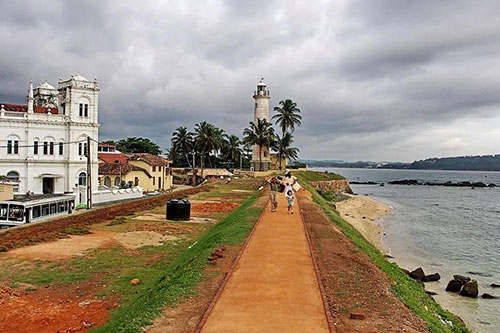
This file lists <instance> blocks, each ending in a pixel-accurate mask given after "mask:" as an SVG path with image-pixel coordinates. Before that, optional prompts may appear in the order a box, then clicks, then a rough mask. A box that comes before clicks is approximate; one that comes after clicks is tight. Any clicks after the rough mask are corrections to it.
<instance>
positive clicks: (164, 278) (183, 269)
mask: <svg viewBox="0 0 500 333" xmlns="http://www.w3.org/2000/svg"><path fill="white" fill-rule="evenodd" d="M256 200H257V194H256V193H254V194H253V195H252V196H251V197H250V198H249V199H248V200H246V201H245V202H244V203H243V204H242V205H241V206H240V207H239V208H238V209H236V210H235V211H233V212H232V213H231V214H230V215H228V216H227V217H226V218H224V219H223V220H222V221H221V222H219V223H218V224H217V225H215V226H214V227H213V228H211V229H210V230H209V231H208V232H206V233H205V234H204V235H203V236H202V237H201V238H199V239H198V241H197V242H196V243H194V244H193V245H192V246H191V247H190V248H187V249H186V250H185V251H184V252H182V253H181V254H180V255H179V256H177V258H176V259H175V260H174V261H172V262H170V263H169V264H168V265H167V266H166V267H161V265H153V267H152V269H151V270H150V269H148V270H147V271H148V272H149V273H148V276H147V277H145V276H135V275H134V276H132V275H128V276H121V277H119V278H118V282H117V283H118V284H120V286H121V287H122V288H124V289H127V288H128V289H132V288H136V289H137V290H136V293H130V292H129V293H126V294H128V296H127V297H125V298H124V299H123V300H122V303H121V305H120V306H119V307H118V308H116V309H114V310H112V312H111V318H110V320H109V321H108V322H107V323H106V324H105V325H104V326H102V327H98V328H95V329H94V330H93V332H141V331H142V327H144V326H146V325H149V324H151V322H152V320H153V319H154V318H155V317H156V316H157V315H158V314H159V313H160V312H161V308H162V307H163V306H166V305H172V306H173V305H175V304H177V302H179V300H180V299H181V298H182V296H185V295H190V294H193V293H194V287H195V286H196V284H197V283H198V282H199V281H200V280H201V279H202V278H203V269H204V268H205V266H206V265H207V263H208V261H207V258H208V257H209V256H210V253H211V252H212V251H213V250H214V248H216V247H217V246H219V245H221V244H225V245H234V244H241V243H242V242H243V241H244V240H245V238H246V236H247V235H248V233H249V231H250V230H251V228H252V226H253V224H254V223H255V221H256V220H257V218H258V216H259V215H260V213H261V211H262V208H258V207H254V203H255V202H256ZM131 278H139V279H141V278H142V280H141V284H139V285H138V286H135V287H134V286H130V284H129V281H130V279H131ZM137 287H138V288H137Z"/></svg>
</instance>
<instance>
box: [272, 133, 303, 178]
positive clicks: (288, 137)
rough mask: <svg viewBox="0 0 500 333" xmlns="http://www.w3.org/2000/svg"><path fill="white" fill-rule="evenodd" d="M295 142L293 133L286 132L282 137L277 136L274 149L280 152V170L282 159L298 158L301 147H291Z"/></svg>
mask: <svg viewBox="0 0 500 333" xmlns="http://www.w3.org/2000/svg"><path fill="white" fill-rule="evenodd" d="M292 144H293V135H292V134H291V133H285V134H284V135H283V136H282V137H281V138H280V137H279V136H276V140H275V142H274V144H273V149H274V150H275V151H276V152H277V153H278V158H279V160H280V170H281V161H282V160H283V159H284V158H288V159H292V158H293V159H297V157H298V153H299V151H300V150H299V149H298V148H294V147H291V145H292Z"/></svg>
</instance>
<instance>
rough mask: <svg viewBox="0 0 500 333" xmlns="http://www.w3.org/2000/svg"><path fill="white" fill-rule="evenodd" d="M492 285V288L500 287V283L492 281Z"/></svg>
mask: <svg viewBox="0 0 500 333" xmlns="http://www.w3.org/2000/svg"><path fill="white" fill-rule="evenodd" d="M490 287H492V288H500V284H496V283H492V284H490Z"/></svg>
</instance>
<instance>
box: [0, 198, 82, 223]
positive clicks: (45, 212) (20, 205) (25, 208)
mask: <svg viewBox="0 0 500 333" xmlns="http://www.w3.org/2000/svg"><path fill="white" fill-rule="evenodd" d="M74 209H75V195H74V194H43V195H30V196H26V197H21V198H15V199H12V200H7V201H0V226H8V227H12V226H17V225H21V224H25V223H31V222H38V221H41V220H44V219H47V218H51V217H56V216H62V215H66V214H71V213H72V212H73V210H74Z"/></svg>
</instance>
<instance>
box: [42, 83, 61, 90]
mask: <svg viewBox="0 0 500 333" xmlns="http://www.w3.org/2000/svg"><path fill="white" fill-rule="evenodd" d="M37 88H42V89H49V90H57V89H56V88H54V86H52V85H51V84H50V83H48V82H47V81H45V82H44V83H40V84H39V85H38V87H37Z"/></svg>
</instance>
